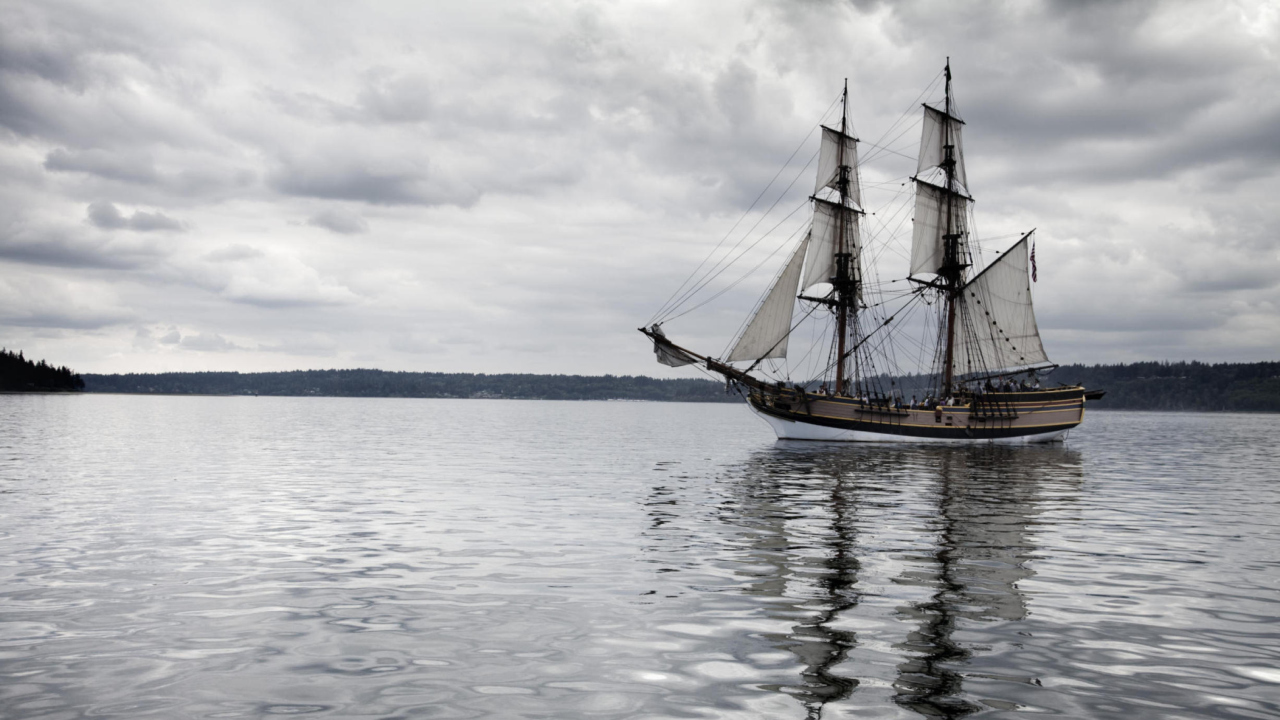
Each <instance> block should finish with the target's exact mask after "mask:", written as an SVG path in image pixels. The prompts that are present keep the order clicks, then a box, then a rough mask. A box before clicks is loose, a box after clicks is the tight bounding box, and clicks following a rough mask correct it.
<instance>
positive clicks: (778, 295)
mask: <svg viewBox="0 0 1280 720" xmlns="http://www.w3.org/2000/svg"><path fill="white" fill-rule="evenodd" d="M808 247H809V237H808V236H806V237H805V239H804V240H802V241H800V246H799V247H797V248H796V250H795V252H794V253H792V255H791V259H790V260H788V261H787V266H786V267H785V268H783V270H782V274H781V275H779V276H778V279H777V280H775V281H774V283H773V287H772V288H770V289H769V294H768V295H766V296H765V298H764V302H762V303H760V307H759V308H756V314H755V316H754V317H752V318H751V322H750V323H748V324H747V329H746V330H743V331H742V336H741V337H739V338H738V342H736V343H734V346H733V350H731V351H730V352H729V358H728V362H737V361H739V360H751V361H753V362H754V361H756V360H763V359H766V358H784V357H786V356H787V337H788V336H789V335H790V334H791V314H792V313H793V312H794V311H795V305H796V285H797V283H798V282H799V281H800V267H801V264H802V263H803V262H804V257H805V251H806V249H807V248H808Z"/></svg>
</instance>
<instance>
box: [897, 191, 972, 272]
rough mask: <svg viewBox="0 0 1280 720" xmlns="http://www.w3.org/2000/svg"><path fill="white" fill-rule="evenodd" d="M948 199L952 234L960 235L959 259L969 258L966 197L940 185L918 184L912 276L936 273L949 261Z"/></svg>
mask: <svg viewBox="0 0 1280 720" xmlns="http://www.w3.org/2000/svg"><path fill="white" fill-rule="evenodd" d="M948 199H949V200H950V206H951V223H950V232H951V233H952V234H955V235H959V243H958V244H957V252H958V257H959V258H964V257H965V256H966V254H967V253H966V246H967V244H968V240H969V234H968V232H967V228H966V223H967V222H968V217H969V203H971V202H973V201H972V200H970V199H969V198H967V197H965V196H964V195H960V194H958V193H953V192H951V191H949V190H947V189H945V188H940V187H938V186H937V185H932V184H930V183H927V182H924V181H922V180H917V181H916V215H915V228H914V230H913V231H912V234H911V274H912V275H915V274H917V273H937V272H938V271H939V270H940V269H941V268H942V265H943V263H944V262H945V260H946V251H947V250H946V249H947V242H946V235H947V232H948V225H947V206H948V202H947V201H948Z"/></svg>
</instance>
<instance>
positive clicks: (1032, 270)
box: [1031, 242, 1036, 282]
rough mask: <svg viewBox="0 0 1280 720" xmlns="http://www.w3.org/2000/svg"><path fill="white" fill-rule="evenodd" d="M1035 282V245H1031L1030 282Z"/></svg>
mask: <svg viewBox="0 0 1280 720" xmlns="http://www.w3.org/2000/svg"><path fill="white" fill-rule="evenodd" d="M1035 281H1036V244H1035V243H1034V242H1032V243H1031V282H1035Z"/></svg>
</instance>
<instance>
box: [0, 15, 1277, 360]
mask: <svg viewBox="0 0 1280 720" xmlns="http://www.w3.org/2000/svg"><path fill="white" fill-rule="evenodd" d="M324 8H325V9H324V11H323V12H316V11H314V8H311V7H301V6H294V5H290V4H274V3H273V4H261V3H247V2H246V3H237V2H230V3H225V2H220V3H184V4H182V5H181V6H178V5H173V4H165V3H152V4H140V5H133V6H130V7H128V8H120V7H114V8H105V7H103V6H100V5H98V4H94V3H80V2H57V1H52V2H40V3H35V2H19V3H10V4H8V5H7V6H6V21H5V22H4V23H3V24H0V298H3V302H2V303H0V337H2V338H3V343H2V344H4V345H5V346H8V347H21V348H23V349H24V350H25V351H26V352H27V354H28V355H40V356H46V357H48V358H50V360H51V361H54V362H57V363H59V364H62V363H67V364H70V365H72V366H74V367H76V368H77V369H79V370H82V371H92V372H113V371H121V372H124V371H131V370H138V371H142V370H179V369H208V370H221V369H239V370H257V369H292V368H299V367H316V366H348V367H349V366H377V367H383V368H387V369H411V370H454V371H480V372H501V371H530V372H584V373H605V372H612V373H638V372H643V373H647V374H658V373H663V372H666V370H664V369H662V368H660V367H659V366H657V365H653V364H652V361H651V357H650V355H649V352H648V350H647V348H646V347H645V344H644V342H643V338H641V337H640V336H639V335H638V334H637V333H635V332H634V328H635V327H636V326H637V325H638V324H640V323H641V322H643V321H644V320H645V319H646V318H647V317H648V316H649V315H651V314H652V313H653V311H654V310H656V309H657V307H658V306H659V305H660V304H661V303H662V301H663V300H664V299H665V298H666V296H667V295H668V294H669V293H670V292H671V291H672V290H674V289H675V287H676V285H678V284H679V282H680V281H681V280H682V279H683V278H684V277H685V276H686V275H687V274H688V273H689V272H691V271H692V270H693V269H694V268H695V267H696V266H697V264H698V262H699V261H700V260H702V258H703V257H704V256H705V255H706V254H707V253H708V252H709V251H710V250H711V249H712V248H713V247H714V246H715V245H716V243H717V242H718V241H719V240H720V239H721V238H722V237H725V235H726V233H729V232H730V229H731V228H733V227H735V222H737V221H738V220H739V218H741V217H743V213H744V212H745V211H746V210H747V208H748V207H749V206H751V204H752V202H753V201H754V200H755V199H756V198H757V196H758V195H759V193H760V191H761V189H762V188H764V187H765V186H766V185H768V184H769V183H770V181H771V179H772V178H774V176H775V173H776V172H777V170H778V168H779V167H780V166H782V165H783V164H784V163H786V162H787V160H788V157H790V156H791V155H792V152H793V151H794V150H796V147H797V145H798V144H800V143H801V140H802V139H804V138H805V136H806V133H809V132H810V130H811V129H812V128H813V127H814V125H815V123H817V122H818V121H819V120H820V119H822V118H823V117H824V114H826V113H827V112H828V111H829V109H830V107H831V103H832V101H833V100H835V99H836V97H837V96H838V94H839V91H840V88H841V86H842V83H843V81H844V79H845V78H846V77H847V78H848V80H849V89H850V98H851V115H852V118H853V121H854V124H855V128H856V129H857V132H858V134H859V135H860V137H862V139H863V140H864V141H868V144H864V146H863V152H864V157H868V158H871V161H870V162H869V163H868V166H867V168H866V169H865V170H864V178H865V179H866V181H867V183H868V187H869V188H870V190H869V196H868V200H869V202H870V201H872V200H875V201H876V202H882V204H881V205H880V206H878V210H877V215H876V216H875V218H874V219H873V220H872V221H871V223H870V227H871V228H872V230H873V231H874V233H873V234H874V237H873V240H872V242H873V243H879V245H878V247H882V248H883V249H882V250H881V251H880V252H881V253H882V259H883V260H884V261H885V263H886V269H885V272H889V271H890V270H892V268H893V263H894V262H895V258H900V256H901V254H902V253H903V252H904V251H903V250H901V249H900V248H895V247H894V244H895V243H898V244H900V243H901V241H902V238H903V236H904V230H903V228H905V229H906V230H905V232H906V233H907V234H909V229H910V213H909V211H908V212H907V213H906V215H905V217H904V216H903V214H902V212H901V211H900V210H895V208H897V207H898V206H899V205H901V202H900V198H901V197H902V196H901V195H900V191H901V189H902V185H901V183H902V182H904V181H905V178H906V176H908V175H909V174H910V173H911V171H912V170H913V169H914V165H913V163H912V162H911V160H910V159H909V157H910V156H912V155H914V153H915V144H916V142H917V141H918V133H919V130H918V126H917V125H916V124H915V123H916V120H915V117H914V115H913V114H912V115H910V116H909V117H908V119H906V120H905V121H904V120H901V118H902V116H903V113H904V111H907V110H910V109H912V108H916V107H918V103H919V102H920V100H921V99H931V98H929V97H926V98H921V97H920V95H921V93H922V91H924V90H925V89H926V88H927V87H928V86H929V85H930V83H933V82H934V81H935V80H936V79H937V77H938V73H939V71H940V69H941V65H942V63H943V61H944V59H945V57H947V56H950V57H951V60H952V65H953V69H954V71H955V75H956V92H957V98H958V102H959V108H960V112H961V113H962V115H963V116H964V117H965V119H966V121H967V122H968V125H967V126H966V137H965V149H966V153H967V161H968V168H969V181H970V186H971V189H972V190H973V192H974V193H975V196H976V197H977V198H978V204H977V211H976V212H977V222H978V230H979V232H980V233H982V234H983V235H984V236H985V237H987V238H988V242H987V244H986V247H988V249H997V248H998V247H1000V246H1001V244H1002V243H1007V242H1009V241H1008V240H1007V239H1002V238H1007V237H1008V236H1010V235H1012V234H1013V233H1017V232H1019V231H1025V230H1028V229H1030V228H1031V227H1037V228H1039V233H1038V238H1039V240H1038V250H1037V253H1038V258H1039V261H1040V273H1039V274H1040V282H1039V283H1038V284H1037V286H1036V288H1035V291H1036V297H1037V310H1038V314H1039V317H1040V320H1041V324H1042V326H1043V328H1044V335H1045V344H1046V348H1047V349H1048V351H1049V353H1050V355H1051V356H1052V357H1053V358H1054V359H1055V360H1057V361H1059V362H1073V361H1083V362H1107V361H1121V360H1136V359H1165V358H1168V359H1204V360H1259V359H1274V355H1275V350H1274V348H1275V347H1277V346H1278V345H1280V315H1278V314H1277V303H1280V248H1278V244H1277V239H1278V234H1280V209H1277V208H1280V205H1277V203H1275V201H1274V198H1275V197H1276V196H1277V194H1278V193H1280V170H1278V168H1280V164H1278V161H1280V142H1277V141H1276V137H1275V135H1276V128H1277V127H1280V73H1277V72H1276V70H1275V68H1276V67H1278V66H1280V63H1278V61H1280V58H1278V57H1277V49H1278V48H1280V13H1277V11H1276V9H1275V6H1274V4H1270V3H1263V2H1257V3H1250V2H1240V3H1221V4H1208V3H1191V2H1158V3H1075V2H1027V3H1004V2H989V3H968V4H962V5H961V6H956V5H955V4H939V3H936V2H908V3H892V4H889V3H878V2H866V3H853V4H847V3H821V2H820V3H803V4H801V3H773V2H758V3H749V4H741V3H723V4H721V3H687V4H679V5H672V6H663V7H660V8H655V7H653V6H650V5H647V4H644V5H642V4H628V3H555V2H553V3H544V4H537V5H531V4H528V3H509V4H503V3H486V4H483V5H480V6H468V5H466V4H456V5H454V6H444V7H441V6H438V5H435V6H418V5H415V4H407V5H403V6H396V5H390V4H388V5H379V6H376V7H375V8H373V9H369V8H363V7H358V6H355V5H342V4H338V5H332V6H324ZM933 97H935V98H936V92H935V95H934V96H933ZM828 118H829V116H828ZM810 140H811V141H810V142H809V143H808V144H807V145H803V146H802V147H801V150H800V151H799V152H797V153H796V154H795V156H794V159H793V160H792V161H791V163H790V165H789V166H788V169H787V170H785V171H784V172H783V173H782V174H781V175H780V176H779V177H780V180H779V181H778V183H776V184H775V185H774V186H773V188H774V190H773V191H772V192H773V194H772V195H768V194H767V195H766V196H765V197H764V198H763V200H762V203H761V205H759V206H757V210H755V211H752V212H751V213H749V214H748V215H747V216H746V218H745V220H743V222H742V223H741V224H739V225H738V226H737V229H736V230H735V231H734V232H736V233H737V235H741V234H742V233H743V231H745V230H746V228H749V227H751V226H752V225H753V224H754V223H756V222H757V221H758V220H760V215H761V208H767V207H768V203H772V202H773V200H774V199H775V198H776V197H777V189H778V188H780V187H782V186H785V183H786V182H789V181H791V179H792V178H793V177H796V176H798V175H800V174H803V173H801V168H802V166H803V165H804V163H805V162H806V161H808V160H809V159H810V157H811V155H812V153H813V152H814V150H815V149H816V148H815V146H814V143H813V142H812V138H810ZM811 172H812V169H811V168H810V170H809V171H808V173H809V174H804V177H803V179H801V180H797V182H796V185H795V186H793V188H792V192H791V193H789V194H788V195H787V196H786V197H785V198H783V199H782V200H781V201H780V202H779V203H778V205H777V207H776V208H775V209H774V210H773V212H772V213H770V214H769V216H768V217H767V218H765V219H764V221H763V222H762V223H761V224H760V226H759V229H758V231H757V232H759V231H762V230H764V229H766V228H767V227H772V226H773V225H774V224H775V223H778V222H780V221H781V224H780V226H779V233H780V234H779V236H778V237H777V239H776V240H774V239H768V240H766V241H764V242H762V243H761V245H759V246H757V247H756V249H755V250H753V251H752V253H750V254H749V255H748V256H747V257H745V258H744V260H743V262H742V263H741V267H742V268H744V269H745V268H747V267H750V266H752V265H754V264H755V263H756V262H758V261H761V260H764V258H765V257H767V256H768V254H769V253H770V252H775V251H780V250H779V248H781V247H782V241H783V240H784V239H785V236H786V233H789V232H791V231H792V230H794V229H796V227H794V226H796V225H797V223H800V222H802V221H803V216H804V213H803V211H801V212H800V214H798V215H795V216H793V217H792V218H790V219H789V220H785V221H783V217H784V216H785V215H786V213H787V212H790V211H791V210H792V209H794V208H797V207H800V206H801V205H802V204H803V195H804V193H805V192H806V191H807V190H808V189H809V188H808V187H807V186H811V184H812V179H811V177H810V175H811ZM895 193H899V194H895ZM895 203H897V205H895ZM872 209H877V208H872ZM895 213H896V214H895ZM737 235H735V236H733V237H734V238H735V239H736V237H737ZM738 267H739V266H735V269H734V271H733V272H729V273H726V274H725V275H724V276H723V277H722V278H720V279H719V280H718V282H719V283H721V284H720V285H713V286H710V287H709V288H708V295H710V294H714V293H715V292H718V290H719V289H723V288H724V287H726V286H728V285H729V284H730V283H731V282H733V281H734V280H737V279H738V274H736V273H737V268H738ZM772 268H773V266H771V265H768V264H766V265H765V266H764V268H763V269H762V272H761V276H760V277H758V278H754V279H747V280H745V281H743V282H742V283H741V284H739V285H737V286H735V287H733V289H731V290H729V291H728V292H726V293H725V294H724V295H722V296H721V297H719V298H718V299H717V300H716V301H715V302H713V303H711V304H709V305H707V306H706V307H705V308H703V309H702V310H701V311H700V312H699V313H695V314H691V315H689V316H686V317H685V318H682V319H681V320H680V321H677V322H675V323H673V325H672V326H671V328H672V331H673V332H676V333H681V334H682V337H688V338H690V339H691V340H693V341H695V342H699V343H705V345H703V347H706V348H707V349H709V350H711V351H712V352H715V351H718V350H719V349H720V348H721V347H723V345H724V344H725V343H726V342H727V341H728V339H729V337H728V336H729V335H730V334H731V333H732V331H733V329H734V328H735V327H737V325H738V323H739V322H740V320H741V318H742V316H743V315H744V314H745V313H746V312H747V311H748V310H749V309H750V307H751V304H752V302H753V301H754V298H755V297H756V296H757V295H758V294H759V292H761V291H762V290H763V288H764V284H765V283H767V282H768V280H769V277H768V276H769V274H770V272H772Z"/></svg>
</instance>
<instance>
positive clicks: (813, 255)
mask: <svg viewBox="0 0 1280 720" xmlns="http://www.w3.org/2000/svg"><path fill="white" fill-rule="evenodd" d="M841 214H843V215H844V216H845V217H846V218H847V219H848V225H846V226H845V246H846V247H847V248H848V251H849V252H850V253H851V254H852V256H853V257H854V258H855V259H856V258H857V257H858V247H859V243H858V214H857V213H855V212H853V211H852V210H850V209H848V208H845V209H844V211H843V213H842V212H841V207H840V205H838V204H836V203H833V202H827V201H826V200H814V202H813V228H812V229H811V230H810V231H809V236H810V238H811V240H812V242H810V243H809V259H808V261H807V262H806V263H805V268H804V281H803V282H801V283H800V288H801V289H807V288H811V287H813V286H814V285H817V284H818V283H825V282H831V278H833V277H835V275H836V260H835V253H836V246H837V245H838V244H839V242H840V215H841ZM858 269H859V268H858V264H857V263H856V262H854V263H850V266H849V272H851V273H853V275H854V278H855V279H857V278H860V277H861V276H860V275H859V273H858Z"/></svg>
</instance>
